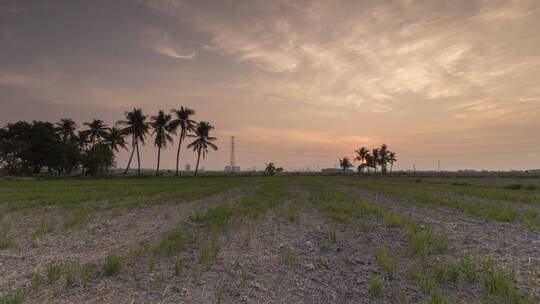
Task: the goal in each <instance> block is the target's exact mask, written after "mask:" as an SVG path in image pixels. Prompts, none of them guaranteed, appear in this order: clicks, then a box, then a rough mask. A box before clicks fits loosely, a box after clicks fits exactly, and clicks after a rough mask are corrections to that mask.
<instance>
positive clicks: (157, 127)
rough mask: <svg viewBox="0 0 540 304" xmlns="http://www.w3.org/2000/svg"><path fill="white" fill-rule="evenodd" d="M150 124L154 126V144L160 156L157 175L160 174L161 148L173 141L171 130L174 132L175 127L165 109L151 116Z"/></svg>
mask: <svg viewBox="0 0 540 304" xmlns="http://www.w3.org/2000/svg"><path fill="white" fill-rule="evenodd" d="M150 120H151V122H150V125H151V126H152V129H153V131H152V135H154V137H155V139H154V145H155V146H156V147H157V148H158V157H157V167H156V176H159V161H160V159H161V149H162V148H163V149H165V148H166V147H167V143H172V141H173V138H172V136H171V131H173V132H174V129H172V128H171V126H170V124H169V123H170V122H171V115H170V114H165V112H163V110H160V111H159V112H158V115H156V116H152V117H151V118H150Z"/></svg>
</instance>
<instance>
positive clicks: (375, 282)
mask: <svg viewBox="0 0 540 304" xmlns="http://www.w3.org/2000/svg"><path fill="white" fill-rule="evenodd" d="M369 291H371V293H372V294H373V295H374V296H376V297H380V296H382V294H383V293H384V281H383V279H382V278H381V277H379V276H372V277H371V278H369Z"/></svg>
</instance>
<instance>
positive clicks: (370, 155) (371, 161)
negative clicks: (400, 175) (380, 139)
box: [339, 144, 397, 174]
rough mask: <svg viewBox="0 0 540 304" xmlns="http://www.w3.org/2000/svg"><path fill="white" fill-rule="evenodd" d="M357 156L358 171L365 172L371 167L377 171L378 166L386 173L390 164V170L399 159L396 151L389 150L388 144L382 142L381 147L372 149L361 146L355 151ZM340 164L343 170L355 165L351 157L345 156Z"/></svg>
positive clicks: (355, 158)
mask: <svg viewBox="0 0 540 304" xmlns="http://www.w3.org/2000/svg"><path fill="white" fill-rule="evenodd" d="M354 152H355V153H356V156H355V157H354V160H355V161H358V162H359V163H360V164H359V165H358V173H363V172H364V169H367V171H368V173H369V170H370V169H373V170H374V171H375V173H377V168H378V167H380V168H381V172H382V173H383V174H386V173H387V171H388V165H390V172H392V168H393V166H394V163H395V162H396V161H397V159H396V153H395V152H392V151H390V150H388V146H387V145H386V144H382V145H381V146H380V147H379V148H373V149H371V150H369V149H367V148H365V147H361V148H360V149H358V150H356V151H354ZM339 166H340V167H341V168H342V169H343V172H344V173H345V171H346V170H347V169H349V168H352V167H353V163H352V162H351V159H350V158H348V157H344V158H342V159H340V160H339Z"/></svg>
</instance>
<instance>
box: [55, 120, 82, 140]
mask: <svg viewBox="0 0 540 304" xmlns="http://www.w3.org/2000/svg"><path fill="white" fill-rule="evenodd" d="M55 125H56V127H55V130H56V135H57V136H58V137H60V139H61V140H62V141H63V142H68V141H70V142H74V141H75V140H76V139H77V135H75V131H76V130H77V123H75V121H73V119H71V118H62V119H60V121H59V122H57V123H56V124H55Z"/></svg>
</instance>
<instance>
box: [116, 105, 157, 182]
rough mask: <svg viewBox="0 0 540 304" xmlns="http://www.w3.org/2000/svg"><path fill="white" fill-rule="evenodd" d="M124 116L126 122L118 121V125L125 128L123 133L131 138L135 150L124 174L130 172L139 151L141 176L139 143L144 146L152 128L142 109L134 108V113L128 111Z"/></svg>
mask: <svg viewBox="0 0 540 304" xmlns="http://www.w3.org/2000/svg"><path fill="white" fill-rule="evenodd" d="M124 114H125V115H126V120H120V121H118V125H121V126H125V127H124V128H123V129H122V132H123V133H124V134H126V135H128V136H131V145H132V148H133V150H132V151H131V155H130V157H129V161H128V164H127V167H126V170H125V171H124V174H126V173H127V172H128V170H129V166H130V165H131V160H132V158H133V153H134V152H135V150H137V164H138V167H137V174H141V157H140V153H139V143H141V144H143V145H144V140H145V139H146V135H148V132H149V129H150V126H149V125H148V123H147V122H146V119H147V116H146V115H143V112H142V109H140V108H139V109H136V108H133V111H126V112H124Z"/></svg>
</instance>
